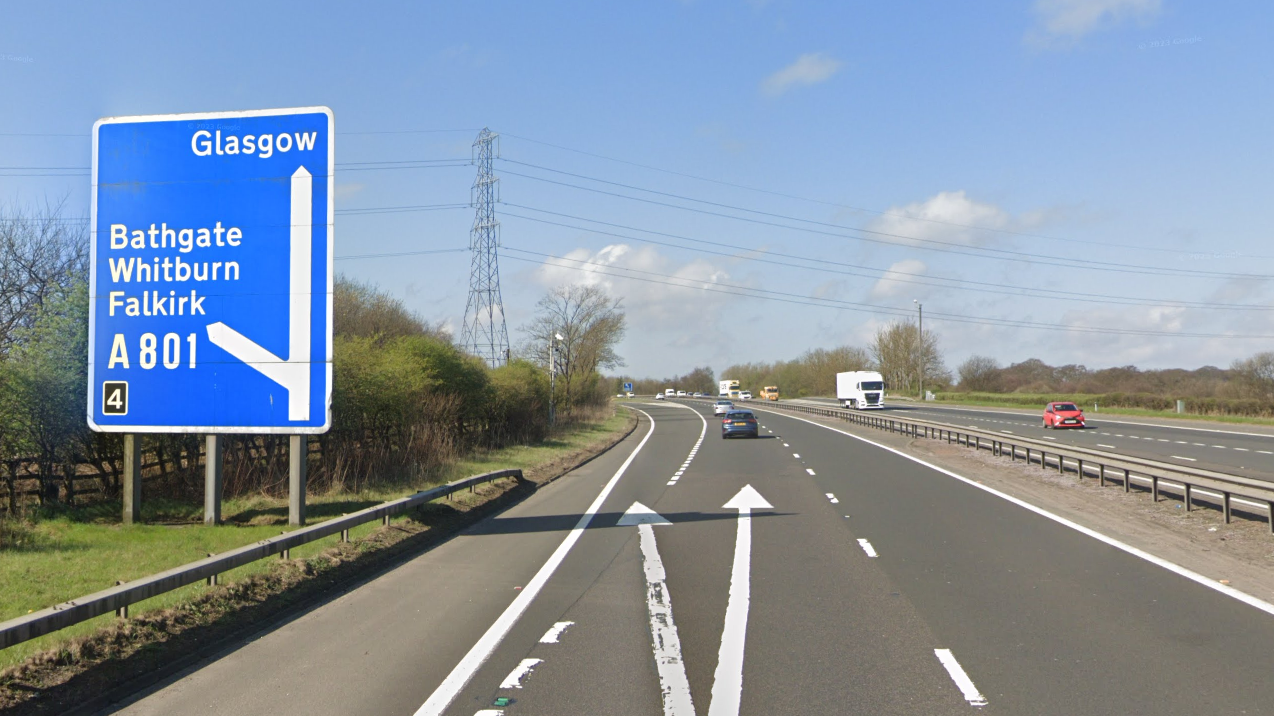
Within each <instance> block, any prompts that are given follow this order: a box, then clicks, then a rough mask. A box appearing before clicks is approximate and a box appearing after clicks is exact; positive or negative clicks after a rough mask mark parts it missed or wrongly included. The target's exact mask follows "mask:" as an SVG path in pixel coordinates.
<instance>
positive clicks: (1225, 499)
mask: <svg viewBox="0 0 1274 716" xmlns="http://www.w3.org/2000/svg"><path fill="white" fill-rule="evenodd" d="M1221 506H1222V509H1223V510H1224V511H1225V523H1226V524H1227V525H1228V524H1230V493H1228V492H1222V493H1221Z"/></svg>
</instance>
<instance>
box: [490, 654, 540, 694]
mask: <svg viewBox="0 0 1274 716" xmlns="http://www.w3.org/2000/svg"><path fill="white" fill-rule="evenodd" d="M541 661H543V659H523V660H522V663H520V664H518V665H517V666H515V667H513V671H510V672H509V675H508V676H506V677H504V681H502V682H500V688H502V689H520V688H522V679H525V678H526V677H527V675H528V674H530V673H531V670H532V669H534V668H535V666H536V665H537V664H539V663H540V662H541Z"/></svg>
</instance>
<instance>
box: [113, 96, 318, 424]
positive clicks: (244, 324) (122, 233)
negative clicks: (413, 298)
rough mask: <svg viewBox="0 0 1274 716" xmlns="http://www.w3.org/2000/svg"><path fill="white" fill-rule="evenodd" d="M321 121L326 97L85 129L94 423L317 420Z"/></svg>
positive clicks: (118, 119) (127, 120) (116, 122)
mask: <svg viewBox="0 0 1274 716" xmlns="http://www.w3.org/2000/svg"><path fill="white" fill-rule="evenodd" d="M334 131H335V128H334V119H333V116H332V111H331V110H330V109H328V108H326V107H304V108H296V109H272V110H252V111H244V112H216V113H204V114H173V115H154V116H144V117H107V118H104V119H101V120H98V121H97V123H95V124H94V125H93V185H92V211H91V226H90V230H91V233H92V244H91V269H90V295H91V304H90V308H89V363H88V379H89V385H88V423H89V426H90V427H91V428H92V429H94V430H99V431H107V432H137V433H144V432H161V433H162V432H170V433H174V432H191V433H288V434H316V433H323V432H326V431H327V429H328V428H329V427H330V426H331V412H332V411H331V404H332V400H331V396H332V285H333V274H332V259H333V255H334V248H335V243H334V234H333V230H334V221H333V217H334V206H333V196H332V195H333V189H334V180H335V177H334V174H333V169H334V166H335V148H334V144H333V139H334V137H333V134H334Z"/></svg>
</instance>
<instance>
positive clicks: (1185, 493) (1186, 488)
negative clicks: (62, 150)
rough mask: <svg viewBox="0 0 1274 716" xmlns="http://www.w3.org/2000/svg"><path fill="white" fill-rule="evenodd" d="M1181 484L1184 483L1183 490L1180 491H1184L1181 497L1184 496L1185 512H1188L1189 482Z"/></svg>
mask: <svg viewBox="0 0 1274 716" xmlns="http://www.w3.org/2000/svg"><path fill="white" fill-rule="evenodd" d="M1181 484H1183V485H1185V490H1183V491H1182V492H1183V493H1184V494H1183V497H1184V498H1185V503H1186V512H1189V511H1190V483H1188V482H1183V483H1181Z"/></svg>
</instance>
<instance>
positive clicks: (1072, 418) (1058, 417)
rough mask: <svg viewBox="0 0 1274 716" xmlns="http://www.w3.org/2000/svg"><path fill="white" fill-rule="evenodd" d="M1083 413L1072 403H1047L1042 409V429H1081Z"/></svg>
mask: <svg viewBox="0 0 1274 716" xmlns="http://www.w3.org/2000/svg"><path fill="white" fill-rule="evenodd" d="M1083 427H1084V411H1083V410H1080V409H1079V406H1078V405H1075V404H1074V403H1049V404H1048V405H1047V406H1045V408H1044V428H1045V429H1046V430H1047V429H1048V428H1081V429H1082V428H1083Z"/></svg>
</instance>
